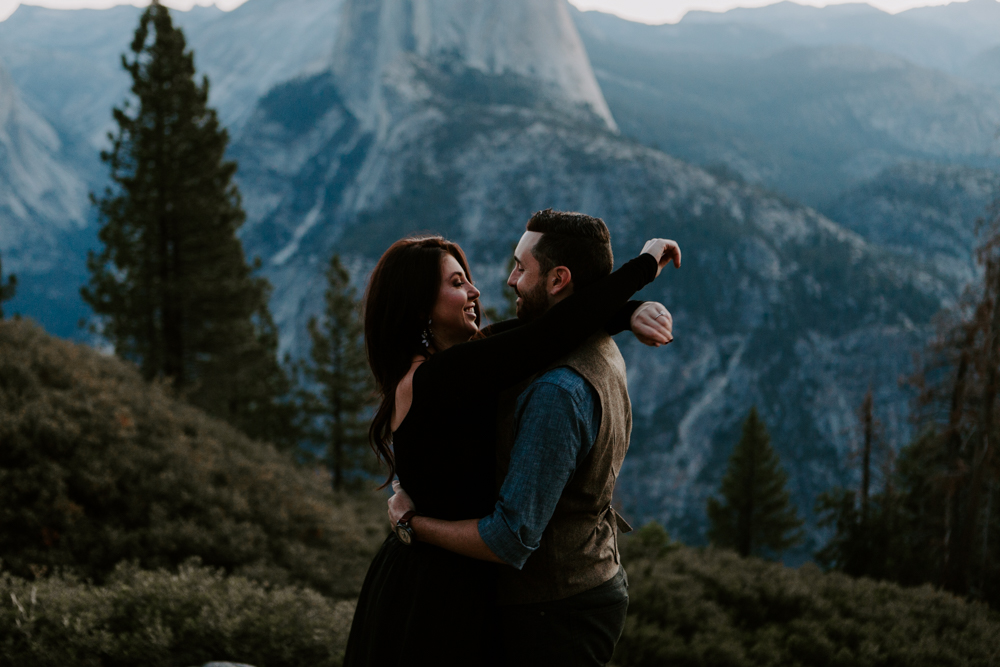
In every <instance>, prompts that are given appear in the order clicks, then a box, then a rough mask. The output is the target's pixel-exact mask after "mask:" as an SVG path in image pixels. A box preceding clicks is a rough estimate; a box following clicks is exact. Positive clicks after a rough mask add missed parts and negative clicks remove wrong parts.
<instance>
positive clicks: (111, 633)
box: [0, 562, 354, 667]
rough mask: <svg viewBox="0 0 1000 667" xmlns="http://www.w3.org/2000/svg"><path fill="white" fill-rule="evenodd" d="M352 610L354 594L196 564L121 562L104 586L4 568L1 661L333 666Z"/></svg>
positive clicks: (97, 666) (154, 666)
mask: <svg viewBox="0 0 1000 667" xmlns="http://www.w3.org/2000/svg"><path fill="white" fill-rule="evenodd" d="M353 614H354V603H353V602H344V601H342V602H335V601H333V600H330V599H329V598H325V597H323V596H322V595H320V594H318V593H315V592H313V591H310V590H304V589H300V588H290V587H266V586H263V585H260V584H257V583H255V582H253V581H251V580H249V579H246V578H245V577H238V576H230V577H224V576H223V575H222V573H221V572H219V571H216V570H211V569H209V568H205V567H201V566H199V565H198V563H197V562H191V563H188V564H185V565H182V566H181V567H180V568H179V569H178V572H177V573H170V572H166V571H158V572H148V571H142V570H139V569H138V568H137V567H135V566H134V565H128V566H126V565H122V566H119V567H118V568H116V569H115V571H114V573H112V574H111V576H110V577H108V579H107V582H106V583H105V585H103V586H95V585H91V584H82V583H79V582H78V581H75V580H73V579H72V578H64V577H60V576H52V577H47V578H43V579H40V580H38V581H35V582H29V581H26V580H24V579H20V578H17V577H13V576H9V575H8V576H4V577H2V578H0V664H4V665H31V666H32V667H48V666H50V665H51V666H52V667H63V666H65V665H73V666H74V667H89V666H91V665H92V666H94V667H118V666H119V665H120V666H122V667H126V666H128V667H134V666H136V665H142V667H159V666H163V667H168V666H169V667H184V666H186V665H201V664H204V663H205V662H208V661H211V660H228V661H234V662H242V663H248V664H251V665H256V666H258V667H265V666H266V667H282V666H284V665H287V666H289V667H302V666H303V665H310V666H311V667H327V666H331V667H332V666H333V665H339V664H340V662H341V659H342V657H343V651H344V646H345V644H346V642H347V633H348V631H349V629H350V623H351V617H352V616H353Z"/></svg>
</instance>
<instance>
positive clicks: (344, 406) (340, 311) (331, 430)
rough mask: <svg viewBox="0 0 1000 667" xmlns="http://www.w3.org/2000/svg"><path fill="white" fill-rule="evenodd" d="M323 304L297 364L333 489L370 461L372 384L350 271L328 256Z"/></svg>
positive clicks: (315, 436)
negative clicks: (310, 389) (309, 388)
mask: <svg viewBox="0 0 1000 667" xmlns="http://www.w3.org/2000/svg"><path fill="white" fill-rule="evenodd" d="M326 281H327V289H326V293H325V302H326V308H325V310H324V317H323V320H322V321H320V320H317V319H316V318H315V317H312V318H310V320H309V324H308V328H309V337H310V338H311V339H312V350H311V352H310V360H311V362H312V363H311V364H306V365H304V366H303V370H304V373H305V375H306V377H307V378H308V380H309V381H310V384H312V385H313V386H314V387H316V389H317V394H309V395H307V397H306V406H307V409H306V413H307V414H308V415H309V416H310V417H311V418H312V420H313V428H312V433H311V435H312V439H313V440H314V441H315V442H317V443H318V444H321V446H322V447H323V448H324V450H325V452H326V456H325V458H326V462H327V465H328V466H329V468H330V472H331V475H332V483H333V489H334V490H335V491H339V490H341V489H343V488H344V487H345V485H346V484H347V481H348V480H347V477H348V475H349V473H351V472H352V471H357V470H359V469H368V468H371V467H372V465H366V461H367V459H371V460H370V461H368V463H370V464H375V463H376V462H375V460H374V457H368V456H366V455H367V454H369V453H370V451H371V450H370V449H369V447H368V420H367V416H368V415H367V411H368V408H369V406H371V405H372V403H373V400H374V396H375V385H374V382H373V380H372V376H371V372H370V370H369V368H368V360H367V358H366V357H365V344H364V324H363V322H362V321H361V317H360V303H359V301H358V298H357V295H356V292H355V290H354V288H353V287H352V286H351V279H350V274H348V272H347V270H346V269H345V268H344V266H343V264H342V263H341V261H340V257H339V256H337V255H334V256H333V257H331V258H330V265H329V267H327V270H326Z"/></svg>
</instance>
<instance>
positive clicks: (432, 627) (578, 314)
mask: <svg viewBox="0 0 1000 667" xmlns="http://www.w3.org/2000/svg"><path fill="white" fill-rule="evenodd" d="M514 260H515V267H514V270H513V272H512V273H511V275H510V278H509V279H508V281H507V284H508V285H510V286H511V287H513V288H514V289H515V290H516V292H517V295H518V299H517V319H515V320H509V321H505V322H500V323H497V324H493V325H490V326H488V327H486V328H484V329H482V330H480V327H479V324H480V305H479V290H477V289H476V287H475V286H474V284H473V282H472V276H471V275H470V273H469V266H468V262H467V261H466V258H465V254H464V253H463V252H462V249H461V248H459V247H458V246H457V245H456V244H454V243H450V242H448V241H446V240H444V239H442V238H440V237H430V238H408V239H403V240H401V241H397V242H396V243H394V244H393V245H392V247H390V248H389V249H388V250H387V251H386V252H385V254H384V255H382V258H381V259H380V260H379V262H378V264H377V265H376V267H375V269H374V271H373V272H372V276H371V279H370V283H369V285H368V290H367V293H366V296H365V315H364V318H365V340H366V344H367V348H368V360H369V363H370V364H371V368H372V372H373V373H374V376H375V380H376V382H377V383H378V387H379V390H380V393H381V398H382V400H381V404H380V405H379V407H378V410H377V412H376V414H375V417H374V419H373V421H372V426H371V439H372V443H373V446H374V447H375V449H376V452H377V453H378V454H379V457H380V458H381V460H382V461H383V462H384V463H385V464H386V466H387V467H388V469H389V477H388V479H389V480H392V479H393V477H398V480H399V481H398V482H395V483H394V484H393V486H394V488H395V491H396V493H395V495H393V496H392V498H390V500H389V516H390V519H391V520H392V522H393V524H394V532H393V533H392V534H390V535H389V537H388V538H387V539H386V541H385V542H384V543H383V545H382V548H381V549H380V550H379V552H378V554H377V555H376V556H375V560H374V561H373V562H372V564H371V567H370V568H369V570H368V574H367V576H366V578H365V582H364V586H363V587H362V590H361V596H360V598H359V600H358V605H357V610H356V612H355V615H354V623H353V625H352V627H351V634H350V638H349V640H348V644H347V652H346V655H345V657H344V665H345V666H355V665H372V666H381V665H414V664H417V665H425V664H426V665H443V666H450V665H534V664H538V665H546V667H552V666H555V665H574V666H575V665H604V664H607V663H608V662H609V661H610V660H611V656H612V654H613V652H614V647H615V644H616V643H617V641H618V638H619V637H620V636H621V632H622V628H623V626H624V623H625V613H626V609H627V607H628V581H627V579H626V576H625V571H624V569H622V567H621V564H620V559H619V555H618V542H617V532H618V529H619V528H618V527H619V525H621V526H622V527H623V528H625V529H626V530H627V524H625V523H624V521H622V520H621V519H620V518H619V517H618V516H617V515H616V514H615V511H614V509H613V508H612V506H611V501H612V494H613V491H614V485H615V479H616V477H617V475H618V471H619V469H620V467H621V464H622V460H623V459H624V457H625V451H626V449H627V448H628V442H629V433H630V430H631V426H632V419H631V408H630V403H629V397H628V391H627V388H626V378H625V363H624V361H623V359H622V356H621V354H620V353H619V351H618V348H617V346H616V345H615V343H614V342H613V341H612V340H611V337H610V335H611V334H615V333H618V332H620V331H624V330H627V329H631V331H632V332H633V334H634V335H635V336H636V337H637V338H638V339H639V340H640V341H642V342H643V343H645V344H647V345H653V346H660V345H662V344H666V343H669V342H670V341H671V340H672V333H671V327H672V324H671V319H670V314H669V313H668V312H667V309H666V308H664V307H663V306H662V305H661V304H658V303H652V302H650V303H642V302H637V301H630V300H629V299H630V297H631V296H632V295H633V294H634V293H635V292H637V291H638V290H640V289H641V288H642V287H644V286H645V285H647V284H648V283H650V282H652V281H653V280H654V279H655V278H656V277H657V276H658V275H659V274H660V271H661V270H662V269H663V267H665V266H666V265H667V264H668V263H670V262H673V263H674V265H675V266H677V267H679V266H680V263H681V253H680V249H679V248H678V246H677V244H676V243H674V242H673V241H668V240H665V239H653V240H650V241H648V242H647V243H646V244H645V246H644V247H643V248H642V252H641V253H640V254H639V255H638V256H637V257H636V258H635V259H632V260H631V261H629V262H626V263H625V264H624V265H623V266H622V267H621V268H619V269H618V270H617V271H614V272H612V269H613V259H612V253H611V238H610V235H609V233H608V228H607V226H606V225H605V224H604V221H602V220H600V219H599V218H593V217H590V216H587V215H582V214H579V213H562V212H558V211H552V210H545V211H541V212H539V213H536V214H535V215H534V216H533V217H532V218H531V220H529V221H528V225H527V231H526V232H525V233H524V235H523V236H522V237H521V240H520V242H519V243H518V245H517V248H516V249H515V251H514Z"/></svg>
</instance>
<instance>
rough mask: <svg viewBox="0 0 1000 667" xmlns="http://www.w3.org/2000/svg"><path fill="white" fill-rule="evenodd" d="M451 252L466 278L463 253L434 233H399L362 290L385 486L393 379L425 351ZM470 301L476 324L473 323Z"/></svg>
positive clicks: (392, 464) (374, 436)
mask: <svg viewBox="0 0 1000 667" xmlns="http://www.w3.org/2000/svg"><path fill="white" fill-rule="evenodd" d="M446 255H451V256H452V257H454V258H455V259H456V260H458V263H459V264H460V265H461V266H462V270H464V271H465V275H466V277H467V278H468V279H469V280H470V281H471V280H472V275H471V274H470V273H469V263H468V261H467V260H466V259H465V253H464V252H462V249H461V248H460V247H459V246H458V245H457V244H455V243H452V242H450V241H447V240H445V239H443V238H441V237H440V236H427V237H416V238H408V239H400V240H399V241H396V242H395V243H393V244H392V245H391V246H390V247H389V249H388V250H386V251H385V253H383V255H382V258H381V259H379V261H378V264H376V265H375V270H374V271H372V276H371V278H370V279H369V281H368V289H367V290H366V291H365V351H366V352H367V354H368V365H369V366H371V369H372V374H373V375H374V376H375V383H376V386H377V387H378V392H379V395H380V396H381V402H380V403H379V406H378V410H376V412H375V417H374V418H373V419H372V424H371V427H370V428H369V429H368V439H369V441H370V443H371V446H372V449H374V450H375V455H376V456H377V457H378V458H379V460H380V461H382V463H383V464H385V466H386V467H387V468H388V472H389V475H388V477H387V478H386V481H385V484H383V485H382V487H381V488H385V487H386V486H387V485H388V484H389V483H390V482H391V481H392V478H393V477H394V476H395V475H396V461H395V457H394V456H393V452H392V412H393V409H394V408H395V405H396V385H398V384H399V382H400V380H402V379H403V377H404V376H405V375H406V373H407V372H408V371H409V370H410V365H411V364H412V363H413V356H414V355H416V354H426V349H425V348H424V346H423V344H422V343H421V340H420V336H421V334H422V333H423V331H424V329H425V328H426V327H427V322H428V320H429V319H430V313H431V311H432V310H434V302H435V301H436V300H437V295H438V292H439V291H440V289H441V260H442V259H444V257H445V256H446ZM479 321H480V314H479V301H478V300H477V301H476V325H477V326H478V325H479Z"/></svg>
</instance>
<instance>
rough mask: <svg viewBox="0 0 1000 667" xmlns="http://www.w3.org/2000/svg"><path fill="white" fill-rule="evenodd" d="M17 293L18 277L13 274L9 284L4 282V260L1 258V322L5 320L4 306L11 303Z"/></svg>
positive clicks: (8, 280) (9, 278)
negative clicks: (8, 302)
mask: <svg viewBox="0 0 1000 667" xmlns="http://www.w3.org/2000/svg"><path fill="white" fill-rule="evenodd" d="M16 293H17V276H15V275H14V274H11V275H10V276H8V277H7V283H6V284H4V281H3V260H2V258H0V320H2V319H3V318H4V314H3V304H4V302H5V301H10V300H11V299H13V298H14V295H15V294H16Z"/></svg>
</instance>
